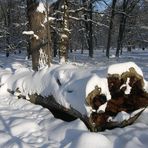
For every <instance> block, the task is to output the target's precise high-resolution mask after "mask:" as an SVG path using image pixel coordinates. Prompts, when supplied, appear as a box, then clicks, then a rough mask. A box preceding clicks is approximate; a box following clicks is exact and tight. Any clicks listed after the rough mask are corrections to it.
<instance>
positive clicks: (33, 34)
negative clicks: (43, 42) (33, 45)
mask: <svg viewBox="0 0 148 148" xmlns="http://www.w3.org/2000/svg"><path fill="white" fill-rule="evenodd" d="M23 34H25V35H32V36H33V37H34V38H36V40H38V39H39V36H38V35H36V34H35V33H34V31H23Z"/></svg>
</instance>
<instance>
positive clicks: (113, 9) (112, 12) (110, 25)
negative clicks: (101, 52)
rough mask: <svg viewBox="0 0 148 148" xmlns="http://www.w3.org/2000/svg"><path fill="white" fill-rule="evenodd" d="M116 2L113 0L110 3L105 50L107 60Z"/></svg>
mask: <svg viewBox="0 0 148 148" xmlns="http://www.w3.org/2000/svg"><path fill="white" fill-rule="evenodd" d="M116 1H117V0H113V2H112V10H111V17H110V24H109V30H108V39H107V48H106V56H107V57H108V58H109V54H110V43H111V34H112V29H113V21H114V16H115V6H116Z"/></svg>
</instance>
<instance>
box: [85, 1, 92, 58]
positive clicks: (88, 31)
mask: <svg viewBox="0 0 148 148" xmlns="http://www.w3.org/2000/svg"><path fill="white" fill-rule="evenodd" d="M83 5H84V7H85V8H86V9H88V10H89V13H88V12H86V11H85V12H84V19H85V30H86V39H87V45H88V51H89V57H91V58H92V57H93V28H92V27H93V24H92V21H91V20H92V19H93V14H92V13H93V4H92V2H91V1H89V2H88V4H87V1H86V0H83Z"/></svg>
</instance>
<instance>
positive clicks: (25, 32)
mask: <svg viewBox="0 0 148 148" xmlns="http://www.w3.org/2000/svg"><path fill="white" fill-rule="evenodd" d="M23 34H25V35H34V31H23Z"/></svg>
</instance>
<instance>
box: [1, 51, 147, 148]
mask: <svg viewBox="0 0 148 148" xmlns="http://www.w3.org/2000/svg"><path fill="white" fill-rule="evenodd" d="M95 52H97V53H96V54H95V55H94V56H95V57H94V59H89V58H88V56H87V55H86V54H85V51H84V54H83V55H81V54H79V51H76V52H75V53H73V54H71V55H70V56H69V57H70V59H73V55H74V54H75V57H76V58H75V61H74V62H70V61H69V62H67V64H52V65H51V67H50V68H48V67H42V68H41V69H40V70H39V71H38V72H36V73H35V72H33V71H32V70H31V67H30V61H26V60H25V55H26V54H25V53H22V55H13V54H10V57H8V58H6V57H5V55H4V53H0V65H1V68H0V147H1V148H13V147H22V148H32V147H41V148H44V147H46V148H60V147H61V148H85V147H87V148H98V147H99V148H119V147H121V148H131V147H134V148H147V145H148V140H147V139H148V118H147V114H148V109H146V110H145V111H144V112H143V113H142V115H141V116H140V117H139V118H138V120H137V121H136V122H135V123H134V124H133V125H130V126H128V127H125V128H116V129H113V130H106V131H104V132H99V133H90V132H89V131H88V130H87V128H86V126H85V125H84V124H83V122H81V121H80V120H79V119H77V120H75V121H72V122H64V121H62V120H59V119H56V118H54V117H53V115H52V114H51V113H50V111H49V110H47V109H45V108H42V107H41V106H39V105H34V104H31V103H30V102H29V101H27V100H23V99H17V97H16V96H17V95H18V94H15V95H16V96H12V95H10V94H9V93H8V92H7V89H8V88H9V89H12V90H16V89H17V88H18V87H19V88H20V91H21V92H22V93H23V94H24V95H27V94H28V93H30V94H32V93H35V92H37V93H40V94H42V95H44V96H48V95H50V94H53V95H54V96H55V97H56V98H57V101H58V102H59V103H60V104H62V105H64V106H66V107H69V106H72V107H74V108H75V109H77V110H78V111H80V112H81V113H82V114H86V113H87V111H88V110H87V107H86V106H85V98H86V96H87V95H88V94H89V93H90V92H91V91H92V90H93V89H94V87H95V85H97V86H98V87H101V89H102V93H104V94H105V95H106V96H107V99H110V94H109V91H108V87H107V80H106V75H107V73H108V72H107V69H108V66H110V65H112V64H115V63H117V62H120V63H122V64H121V65H120V64H119V65H116V66H117V67H118V68H115V66H114V65H112V66H110V68H111V67H113V69H114V70H115V72H117V73H121V72H120V70H122V72H123V71H124V72H125V71H126V70H128V69H129V67H130V66H131V65H132V66H133V65H134V66H135V67H137V66H136V65H135V64H134V63H131V62H129V65H128V63H124V64H125V65H124V64H123V62H126V61H128V59H129V56H130V61H131V60H132V61H133V62H135V63H136V64H138V66H139V67H140V68H141V69H142V71H143V73H142V71H141V70H138V69H139V68H136V70H137V71H138V73H140V74H142V75H144V78H145V80H144V81H145V90H148V82H147V80H148V75H147V72H148V64H147V63H148V58H147V56H148V51H147V50H145V51H139V50H137V51H135V52H136V53H135V52H133V53H131V54H130V55H128V54H127V55H126V53H124V54H125V57H124V56H123V57H121V58H120V59H118V61H116V59H115V58H112V59H110V61H108V60H107V58H106V59H105V57H103V53H102V52H101V51H95ZM96 55H97V56H96ZM137 59H140V60H137ZM121 67H122V68H121ZM123 67H124V68H123ZM125 67H126V68H125ZM135 67H134V68H135ZM113 69H112V68H111V72H112V73H115V72H113ZM119 69H120V70H119ZM109 71H110V70H109ZM57 80H58V81H59V82H60V83H58V82H57ZM128 83H129V82H128V80H127V82H126V84H125V85H127V86H128ZM128 90H129V89H128ZM105 107H106V104H104V105H102V106H100V108H99V110H104V109H105ZM135 113H136V112H134V113H133V114H131V115H129V114H127V113H125V112H120V113H118V115H117V116H116V117H115V118H113V119H111V120H114V121H123V120H126V119H128V118H129V116H132V115H134V114H135Z"/></svg>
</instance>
